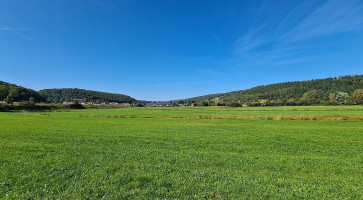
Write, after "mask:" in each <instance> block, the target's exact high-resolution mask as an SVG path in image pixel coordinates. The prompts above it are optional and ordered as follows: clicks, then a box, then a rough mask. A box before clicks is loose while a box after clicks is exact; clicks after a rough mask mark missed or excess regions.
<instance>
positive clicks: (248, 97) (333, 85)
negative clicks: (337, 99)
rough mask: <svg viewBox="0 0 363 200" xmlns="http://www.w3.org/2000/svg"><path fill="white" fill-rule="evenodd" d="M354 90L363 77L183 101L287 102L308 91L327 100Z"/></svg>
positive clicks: (289, 84) (361, 84)
mask: <svg viewBox="0 0 363 200" xmlns="http://www.w3.org/2000/svg"><path fill="white" fill-rule="evenodd" d="M356 89H363V75H354V76H341V77H335V78H326V79H316V80H309V81H294V82H284V83H275V84H270V85H262V86H257V87H254V88H251V89H247V90H240V91H234V92H227V93H220V94H211V95H205V96H198V97H194V98H189V99H185V100H184V101H193V102H194V101H195V102H197V103H200V102H204V101H213V100H215V99H218V100H220V101H224V102H232V101H239V102H242V103H248V102H254V101H259V100H269V101H273V100H284V101H286V100H289V99H297V98H301V97H302V96H303V94H304V93H306V92H308V91H312V90H314V91H318V92H320V93H321V98H323V99H324V100H328V99H329V95H330V94H332V93H335V94H336V93H337V92H344V93H347V94H348V95H352V94H353V92H354V91H355V90H356Z"/></svg>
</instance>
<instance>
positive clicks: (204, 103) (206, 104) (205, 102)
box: [201, 101, 209, 106]
mask: <svg viewBox="0 0 363 200" xmlns="http://www.w3.org/2000/svg"><path fill="white" fill-rule="evenodd" d="M201 106H209V103H208V101H203V102H202V103H201Z"/></svg>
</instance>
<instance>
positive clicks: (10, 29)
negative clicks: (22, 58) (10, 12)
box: [0, 28, 33, 40]
mask: <svg viewBox="0 0 363 200" xmlns="http://www.w3.org/2000/svg"><path fill="white" fill-rule="evenodd" d="M0 30H3V31H10V32H13V33H15V34H17V35H19V36H21V37H23V38H25V39H28V40H33V38H31V37H29V36H27V35H25V34H22V33H20V32H19V31H22V30H30V29H24V28H23V29H21V28H0Z"/></svg>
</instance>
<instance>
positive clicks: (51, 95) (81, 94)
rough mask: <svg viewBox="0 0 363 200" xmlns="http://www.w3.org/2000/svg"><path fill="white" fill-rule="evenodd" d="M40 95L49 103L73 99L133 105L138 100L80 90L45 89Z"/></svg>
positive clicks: (119, 95)
mask: <svg viewBox="0 0 363 200" xmlns="http://www.w3.org/2000/svg"><path fill="white" fill-rule="evenodd" d="M39 93H40V94H41V95H42V96H43V97H45V98H46V100H47V102H49V103H62V102H63V101H72V100H73V99H84V100H85V101H86V102H117V103H132V102H136V99H134V98H132V97H130V96H127V95H123V94H114V93H108V92H98V91H92V90H84V89H78V88H61V89H44V90H40V91H39Z"/></svg>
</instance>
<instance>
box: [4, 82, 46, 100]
mask: <svg viewBox="0 0 363 200" xmlns="http://www.w3.org/2000/svg"><path fill="white" fill-rule="evenodd" d="M30 97H33V98H34V100H35V101H37V102H42V101H45V98H43V97H42V96H41V95H40V94H39V93H38V92H37V91H34V90H31V89H28V88H24V87H21V86H18V85H15V84H10V83H7V82H3V81H0V101H3V100H5V99H7V98H8V99H11V100H12V101H16V102H20V101H28V100H29V98H30Z"/></svg>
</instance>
